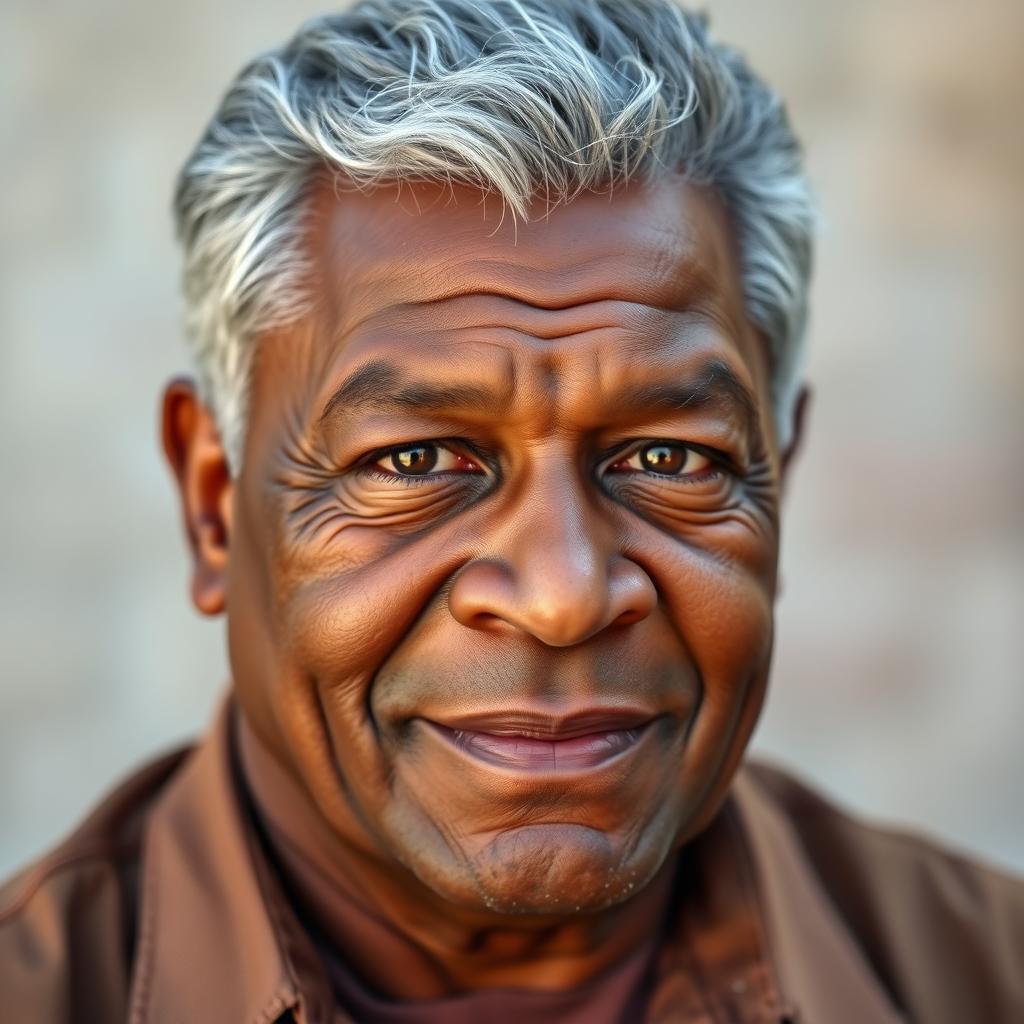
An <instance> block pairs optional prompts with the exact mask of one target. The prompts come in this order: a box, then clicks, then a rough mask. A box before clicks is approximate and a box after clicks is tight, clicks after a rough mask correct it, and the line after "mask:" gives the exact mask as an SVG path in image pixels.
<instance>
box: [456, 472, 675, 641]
mask: <svg viewBox="0 0 1024 1024" xmlns="http://www.w3.org/2000/svg"><path fill="white" fill-rule="evenodd" d="M657 601H658V595H657V590H656V589H655V586H654V583H653V582H652V581H651V578H650V577H649V576H648V575H647V573H646V572H645V571H644V569H643V568H642V567H641V566H640V565H638V564H637V563H636V562H634V561H632V560H631V559H629V558H627V557H625V556H624V555H623V554H622V553H621V552H620V551H619V550H617V546H616V543H615V538H614V531H613V529H612V528H611V524H610V523H608V522H607V521H605V520H604V519H603V518H602V516H601V515H600V513H599V512H598V511H597V510H595V509H593V508H589V507H587V504H586V501H585V495H584V494H582V493H581V491H580V488H579V487H577V486H574V485H572V484H568V483H566V484H562V485H559V486H555V487H548V488H540V489H539V490H534V491H533V493H532V494H530V495H529V496H528V497H527V499H526V500H525V501H523V502H522V503H520V505H519V508H518V509H517V510H516V514H515V515H514V516H513V517H512V518H510V519H507V520H506V521H505V523H504V524H503V526H502V528H501V529H500V533H499V536H498V537H496V538H495V539H494V543H493V544H490V545H488V550H487V552H486V553H485V554H482V555H481V557H479V558H477V559H475V560H474V561H472V562H470V563H469V564H468V565H466V566H464V567H463V569H462V570H461V572H460V573H459V574H458V576H457V577H456V579H455V581H454V583H453V584H452V587H451V589H450V591H449V594H448V606H449V608H450V609H451V613H452V615H453V616H454V617H455V619H456V620H457V621H458V622H460V623H461V624H462V625H464V626H469V627H470V628H473V629H482V630H487V631H491V632H501V631H519V632H522V633H526V634H529V635H531V636H534V637H536V638H537V639H538V640H540V641H541V642H542V643H544V644H547V645H548V646H550V647H569V646H572V645H573V644H578V643H582V642H583V641H584V640H586V639H588V638H589V637H592V636H594V635H596V634H597V633H600V632H601V631H602V630H604V629H607V628H608V627H610V626H625V625H628V624H630V623H634V622H639V621H640V620H641V619H644V618H646V617H647V616H648V615H650V614H651V611H652V610H653V609H654V607H655V606H656V605H657Z"/></svg>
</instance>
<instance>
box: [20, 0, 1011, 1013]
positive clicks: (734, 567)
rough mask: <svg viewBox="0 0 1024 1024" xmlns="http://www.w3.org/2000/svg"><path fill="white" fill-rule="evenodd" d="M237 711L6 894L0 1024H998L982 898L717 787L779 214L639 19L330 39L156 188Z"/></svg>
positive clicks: (849, 823) (602, 7)
mask: <svg viewBox="0 0 1024 1024" xmlns="http://www.w3.org/2000/svg"><path fill="white" fill-rule="evenodd" d="M174 210H175V216H176V220H177V228H178V232H179V237H180V241H181V246H182V251H183V256H184V288H185V300H186V305H187V320H188V331H189V337H190V342H191V345H192V351H193V354H194V360H195V369H196V377H195V379H192V378H176V379H174V380H173V381H171V382H170V383H169V384H168V385H167V388H166V391H165V393H164V397H163V406H162V410H163V411H162V440H163V448H164V452H165V454H166V458H167V461H168V464H169V466H170V468H171V470H172V473H173V476H174V479H175V481H176V483H177V490H178V494H179V496H180V514H181V519H182V523H183V527H184V531H185V534H186V536H187V540H188V545H189V550H190V552H191V596H192V601H193V603H194V605H195V606H196V608H198V609H199V610H200V611H201V612H202V613H203V614H205V615H207V616H224V617H225V619H226V624H227V644H228V649H229V657H230V665H231V686H230V689H229V692H227V693H226V694H225V696H224V698H223V700H222V702H221V705H220V707H219V710H218V711H217V714H216V717H215V720H214V722H213V723H212V724H211V725H210V727H209V729H208V731H207V732H206V733H205V734H204V735H203V736H202V737H201V738H200V739H199V740H198V741H197V742H196V744H195V745H194V746H192V747H190V748H189V749H187V750H185V751H182V752H179V753H177V754H173V755H168V756H166V757H163V758H162V759H160V760H157V761H154V762H151V763H150V764H149V765H148V766H147V767H145V768H144V769H142V770H140V771H139V772H137V773H135V774H134V775H132V776H131V777H130V778H129V779H127V780H126V781H125V782H124V783H123V784H122V785H121V786H120V787H119V788H117V789H116V790H115V791H113V792H112V793H111V794H110V795H109V796H108V797H107V798H106V800H105V801H104V802H103V803H102V804H101V805H100V806H99V807H98V808H97V809H96V810H95V811H94V812H93V814H92V816H91V817H89V818H88V819H87V820H86V821H85V823H84V824H82V825H81V826H80V827H79V828H78V829H77V830H76V831H75V832H74V833H73V834H71V835H70V837H69V838H67V839H66V840H65V842H64V843H63V844H62V845H60V846H59V847H57V848H56V850H54V851H52V852H51V853H49V854H46V855H45V856H43V857H42V858H41V859H38V860H37V861H35V862H34V863H33V864H31V865H30V866H29V867H28V868H26V869H25V870H24V871H22V872H20V873H19V874H18V875H17V876H16V877H14V878H13V879H11V880H10V881H8V882H7V883H6V885H5V887H4V888H3V889H2V890H0V893H2V895H0V1006H2V1007H3V1010H2V1013H0V1016H2V1017H3V1019H11V1020H12V1021H13V1020H17V1021H26V1022H28V1021H55V1022H56V1021H69V1022H70V1021H75V1022H83V1024H84V1022H105V1021H116V1020H131V1021H133V1022H136V1024H171V1022H189V1024H206V1022H209V1024H214V1022H217V1024H224V1022H239V1024H242V1022H245V1024H256V1022H263V1024H270V1022H296V1024H338V1022H357V1024H375V1022H382V1024H384V1022H386V1024H400V1022H405V1024H422V1022H476V1021H489V1022H494V1024H498V1022H512V1021H516V1022H520V1021H537V1022H547V1021H550V1022H555V1021H559V1022H562V1021H564V1022H568V1024H612V1022H641V1021H649V1022H664V1024H668V1022H692V1024H697V1022H721V1024H725V1022H736V1024H739V1022H742V1024H781V1022H797V1021H799V1022H802V1024H819V1022H827V1024H864V1022H882V1024H886V1022H893V1024H895V1022H900V1021H917V1022H926V1024H945V1022H949V1024H952V1022H967V1021H976V1022H986V1024H987V1022H1006V1024H1009V1022H1012V1021H1015V1020H1018V1021H1019V1020H1024V885H1022V884H1021V883H1020V882H1018V881H1016V880H1014V879H1012V878H1010V877H1009V876H1006V875H1003V874H1001V873H999V872H997V871H992V870H989V869H988V868H986V867H982V866H979V865H977V864H975V863H973V862H972V861H970V860H968V859H965V858H963V857H960V856H958V855H955V854H952V853H948V852H946V851H945V850H944V849H942V848H940V847H939V846H935V845H931V844H928V843H926V842H924V841H921V840H917V839H912V838H908V837H905V836H902V835H899V834H896V833H890V832H887V831H885V830H883V829H881V828H877V827H875V826H872V825H869V824H865V823H862V822H860V821H858V820H855V819H854V818H851V817H849V816H847V815H846V814H844V813H843V812H841V811H839V810H837V809H836V808H834V807H833V806H831V804H830V803H829V802H828V801H826V800H825V799H824V798H823V797H820V796H819V795H817V793H816V792H815V791H813V790H812V789H809V788H807V787H806V786H804V785H803V784H802V783H800V782H798V781H796V780H795V779H793V778H790V777H789V776H788V775H786V774H784V773H782V772H779V771H776V770H774V769H770V768H767V767H763V766H760V765H758V764H757V763H750V762H745V761H744V753H745V749H746V747H747V743H748V740H749V738H750V736H751V733H752V730H753V729H754V726H755V724H756V722H757V720H758V716H759V713H760V711H761V708H762V704H763V701H764V699H765V693H766V687H767V684H768V679H769V674H770V671H769V670H770V664H771V658H772V652H773V642H774V632H775V627H774V607H775V601H776V597H777V594H778V590H779V574H778V559H779V543H780V523H781V517H782V514H783V505H782V496H783V492H784V490H785V488H786V486H787V483H788V480H789V474H790V471H791V469H792V466H793V460H794V457H795V454H796V453H797V451H798V449H799V445H800V443H801V439H802V437H803V433H804V431H805V428H806V429H810V424H809V421H807V420H806V419H805V415H804V413H805V410H806V408H807V395H808V391H807V388H806V387H805V385H804V382H803V377H802V375H801V368H802V362H801V353H802V350H803V345H804V342H805V335H806V331H805V325H806V319H807V310H808V304H809V284H810V277H811V267H812V249H813V242H814V235H815V227H816V218H815V213H814V203H813V200H812V197H811V191H810V188H809V185H808V181H807V177H806V174H805V170H804V166H803V156H802V152H801V147H800V145H799V142H798V139H797V135H796V133H795V130H794V127H793V126H792V125H791V124H790V121H789V118H788V116H787V113H786V109H785V107H784V105H783V104H782V102H781V100H780V99H779V97H778V96H777V95H776V94H775V93H774V92H773V91H772V89H771V87H770V86H769V85H768V84H766V83H765V82H764V81H763V80H762V79H761V78H760V77H759V76H758V75H757V74H756V73H755V72H754V71H753V70H751V68H750V66H749V65H748V63H747V61H746V59H745V58H744V57H741V56H740V55H739V54H738V53H737V52H736V51H734V50H732V49H730V48H729V47H727V46H725V45H723V44H721V43H720V42H718V41H717V39H716V38H715V37H713V36H712V35H711V33H710V29H709V27H708V25H707V24H706V22H705V20H704V19H703V18H701V17H699V16H697V15H695V14H692V13H689V12H687V11H684V10H683V9H682V8H680V7H679V6H677V5H676V4H674V3H672V2H671V0H362V2H360V3H357V4H355V5H354V6H352V7H351V8H349V9H347V10H345V11H343V12H340V13H336V14H329V15H325V16H323V17H320V18H317V19H315V20H313V21H311V22H309V23H308V24H306V25H305V26H304V27H302V28H301V29H300V31H299V32H298V34H297V35H296V36H295V37H294V38H293V39H292V40H291V41H289V42H287V43H286V44H284V45H282V46H280V47H279V48H277V49H275V50H273V51H271V52H268V53H266V54H264V55H262V56H260V57H257V58H256V59H255V60H253V61H252V62H251V63H250V64H249V65H248V66H246V67H245V68H244V69H243V70H242V71H241V72H240V73H239V75H238V77H237V78H236V79H235V80H234V82H233V84H232V85H231V87H230V88H229V90H228V92H227V94H226V95H225V96H224V98H223V100H222V102H221V103H220V106H219V107H218V109H217V110H216V111H215V112H214V114H213V116H212V119H211V120H210V121H209V123H208V125H207V126H206V128H205V130H204V132H203V134H202V136H201V138H200V140H199V142H198V144H197V146H196V147H195V149H194V150H193V152H192V153H191V154H190V155H188V157H187V159H186V160H185V162H184V166H183V167H182V169H181V172H180V176H179V178H178V183H177V190H176V193H175V197H174Z"/></svg>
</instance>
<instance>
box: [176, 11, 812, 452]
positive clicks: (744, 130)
mask: <svg viewBox="0 0 1024 1024" xmlns="http://www.w3.org/2000/svg"><path fill="white" fill-rule="evenodd" d="M322 168H327V169H329V170H331V171H333V173H335V174H336V175H338V176H339V177H340V178H342V179H344V180H345V181H346V182H347V183H349V184H350V185H351V186H352V187H355V188H364V189H365V188H371V187H373V186H374V185H376V184H378V183H384V182H389V183H394V182H401V181H411V180H420V181H422V180H432V181H440V182H450V181H457V182H460V183H464V184H469V185H474V186H478V187H480V188H482V189H485V190H487V191H490V192H493V193H496V194H497V195H498V196H500V197H501V198H502V200H503V201H504V203H505V204H506V206H507V208H508V209H510V210H511V211H512V213H513V214H514V215H516V216H518V217H521V218H524V219H525V218H527V216H528V209H529V206H530V204H531V200H533V199H534V198H536V197H538V196H541V197H544V199H545V200H547V201H548V203H549V204H551V203H560V202H569V201H570V200H571V199H572V198H573V197H574V196H575V195H577V194H579V193H580V192H581V191H584V190H603V189H610V188H614V187H615V186H616V185H617V184H620V183H623V182H625V181H627V180H629V179H632V178H636V177H640V176H647V177H650V176H655V175H657V174H659V173H666V172H670V171H674V172H683V173H684V174H685V176H686V177H687V178H688V180H692V181H694V182H697V183H700V184H707V185H711V186H713V187H714V188H715V189H716V190H717V192H718V194H719V196H720V197H721V198H722V199H723V201H724V202H725V204H726V206H727V208H728V209H729V211H730V213H731V217H732V221H733V225H734V229H735V231H736V235H737V239H738V242H739V247H740V254H741V262H742V274H743V286H744V293H745V299H746V304H747V311H748V315H749V316H750V319H751V320H752V322H753V323H754V324H756V325H757V326H758V327H759V328H760V329H761V330H762V331H763V332H764V334H765V335H766V337H767V338H768V340H769V344H770V346H771V354H772V366H773V380H774V398H775V403H776V409H777V411H778V418H779V421H780V423H785V422H786V421H787V420H788V412H789V409H790V405H791V401H792V398H793V395H794V393H795V391H796V384H797V374H798V363H799V353H800V349H801V339H802V336H803V332H804V322H805V317H806V308H807V286H808V278H809V274H810V264H811V242H812V234H813V225H814V217H813V213H812V206H811V201H810V197H809V192H808V188H807V183H806V180H805V177H804V174H803V171H802V167H801V156H800V148H799V145H798V143H797V141H796V139H795V137H794V135H793V132H792V130H791V128H790V126H789V123H788V120H787V117H786V114H785V111H784V109H783V106H782V103H781V102H780V100H779V98H778V96H776V95H775V94H774V93H773V92H772V91H771V90H770V89H769V88H768V87H767V86H766V85H765V84H764V83H763V82H762V81H760V79H758V78H757V77H756V76H755V75H754V74H753V73H752V72H751V71H750V69H749V68H748V67H747V65H746V63H745V62H744V60H743V59H742V58H741V57H740V56H739V55H738V54H737V53H736V52H735V51H733V50H731V49H729V48H727V47H725V46H722V45H721V44H719V43H717V42H716V41H714V40H712V39H711V38H710V36H709V34H708V30H707V24H706V21H705V20H704V18H702V17H698V16H696V15H693V14H689V13H687V12H684V11H683V10H681V9H680V8H678V7H677V6H675V4H673V3H672V2H671V0H362V2H360V3H357V4H356V5H355V6H354V7H352V8H351V9H350V10H347V11H344V12H342V13H340V14H336V15H331V16H327V17H322V18H318V19H316V20H314V21H312V22H310V23H309V24H307V25H306V26H305V27H303V28H302V29H301V30H300V31H299V33H298V35H296V36H295V38H294V39H293V40H292V41H291V42H290V43H288V44H287V45H286V46H284V47H281V48H279V49H276V50H272V51H270V52H269V53H266V54H264V55H263V56H261V57H258V58H257V59H256V60H254V61H253V62H252V63H251V64H249V65H248V66H247V67H246V68H244V69H243V70H242V72H241V73H240V74H239V76H238V77H237V78H236V79H235V81H234V83H233V85H232V86H231V87H230V89H229V90H228V93H227V95H226V96H225V97H224V99H223V101H222V103H221V105H220V108H219V109H218V110H217V113H216V114H215V115H214V118H213V120H212V121H211V122H210V125H209V126H208V128H207V129H206V132H205V134H204V135H203V137H202V138H201V140H200V141H199V144H198V145H197V146H196V148H195V150H194V152H193V153H192V155H191V156H190V157H189V159H188V162H187V163H186V164H185V167H184V169H183V170H182V172H181V175H180V178H179V181H178V186H177V192H176V196H175V213H176V217H177V224H178V230H179V235H180V238H181V240H182V242H183V245H184V249H185V272H184V290H185V299H186V322H187V327H188V331H189V334H190V337H191V340H192V345H193V349H194V354H195V358H196V362H197V365H198V372H199V377H200V388H201V393H202V396H203V398H204V400H205V401H206V402H207V404H208V405H209V406H210V407H211V409H212V410H213V412H214V415H215V417H216V419H217V423H218V427H219V429H220V432H221V435H222V439H223V442H224V446H225V450H226V451H227V453H228V458H229V461H230V463H231V465H232V467H233V469H234V470H235V471H237V470H238V468H240V466H241V456H242V448H243V443H244V430H245V413H246V408H245V407H246V401H247V392H248V377H249V367H250V364H251V360H252V352H253V348H254V344H255V340H256V339H257V337H258V336H259V335H260V334H261V332H264V331H267V330H268V329H270V328H274V327H280V326H283V325H286V324H288V323H289V322H293V321H294V320H296V319H298V318H299V317H301V316H303V315H304V314H306V313H308V312H309V310H310V309H311V306H312V303H313V301H314V298H315V297H314V296H313V295H311V294H310V293H309V289H308V280H309V277H308V274H307V270H308V266H307V259H308V257H307V255H306V253H305V252H304V251H303V233H302V214H303V210H304V203H305V200H306V198H307V196H308V194H309V190H310V186H311V183H312V180H313V178H314V176H315V173H316V171H317V170H319V169H322Z"/></svg>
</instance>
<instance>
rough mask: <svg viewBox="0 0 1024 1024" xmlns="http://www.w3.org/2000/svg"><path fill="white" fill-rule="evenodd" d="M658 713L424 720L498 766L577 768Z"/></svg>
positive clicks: (632, 735) (607, 752)
mask: <svg viewBox="0 0 1024 1024" xmlns="http://www.w3.org/2000/svg"><path fill="white" fill-rule="evenodd" d="M655 717H656V716H654V715H652V714H651V713H650V712H644V711H640V710H634V709H623V708H614V709H608V708H595V709H587V710H583V711H579V712H576V713H573V714H569V715H564V716H554V715H545V714H538V713H535V712H532V711H527V710H523V711H503V712H501V713H500V714H476V715H466V716H462V717H460V718H458V719H455V720H451V721H446V722H436V721H431V720H425V721H426V724H427V725H429V726H431V727H432V728H433V730H434V731H435V732H437V733H439V734H440V735H441V737H442V738H443V739H444V740H445V741H447V742H448V743H449V744H450V745H452V746H454V747H455V748H456V749H457V750H459V751H461V752H463V753H464V754H467V755H469V756H470V757H472V758H474V759H475V760H478V761H483V762H485V763H486V764H490V765H492V766H494V767H498V768H506V769H510V770H513V771H526V772H545V773H552V772H555V773H558V772H579V771H585V770H587V769H591V768H597V767H599V766H600V765H603V764H605V763H606V762H608V761H611V760H612V759H614V758H617V757H618V756H619V755H621V754H623V753H625V752H626V751H628V750H631V749H632V748H633V747H635V746H636V745H637V743H638V742H639V741H640V739H641V738H642V736H643V735H644V734H645V733H646V732H647V728H648V726H650V725H651V723H652V722H653V721H654V718H655Z"/></svg>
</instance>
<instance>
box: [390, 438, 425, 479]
mask: <svg viewBox="0 0 1024 1024" xmlns="http://www.w3.org/2000/svg"><path fill="white" fill-rule="evenodd" d="M389 461H390V462H391V468H392V469H394V471H395V472H396V473H401V474H402V476H421V475H422V474H424V473H429V472H430V471H431V470H432V469H433V468H434V467H435V466H436V465H437V446H436V445H432V444H417V445H413V446H411V447H409V448H401V449H399V450H398V451H396V452H392V453H391V456H390V460H389Z"/></svg>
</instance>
